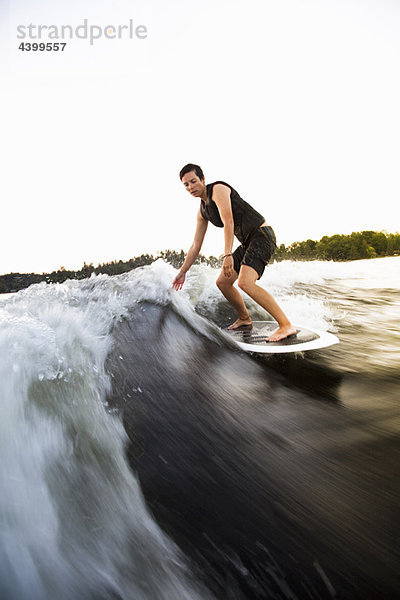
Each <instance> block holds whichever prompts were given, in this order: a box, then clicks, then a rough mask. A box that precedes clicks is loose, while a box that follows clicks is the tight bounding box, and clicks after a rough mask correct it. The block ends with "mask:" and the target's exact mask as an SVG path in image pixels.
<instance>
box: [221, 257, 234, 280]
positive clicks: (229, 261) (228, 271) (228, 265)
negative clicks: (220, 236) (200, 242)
mask: <svg viewBox="0 0 400 600" xmlns="http://www.w3.org/2000/svg"><path fill="white" fill-rule="evenodd" d="M222 270H223V273H224V275H225V277H232V275H233V256H225V258H224V261H223V263H222Z"/></svg>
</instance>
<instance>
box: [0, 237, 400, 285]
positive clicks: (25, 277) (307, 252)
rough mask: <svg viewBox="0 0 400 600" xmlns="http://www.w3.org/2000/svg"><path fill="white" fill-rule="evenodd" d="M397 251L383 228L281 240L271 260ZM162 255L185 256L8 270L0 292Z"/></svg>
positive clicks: (127, 267) (111, 270) (116, 270)
mask: <svg viewBox="0 0 400 600" xmlns="http://www.w3.org/2000/svg"><path fill="white" fill-rule="evenodd" d="M399 254H400V234H399V233H386V232H383V231H378V232H377V231H361V232H354V233H352V234H351V235H332V236H324V237H323V238H321V239H320V240H319V241H318V242H317V241H314V240H306V241H305V242H294V243H293V244H291V245H290V246H288V247H286V246H285V245H284V244H281V245H280V246H278V248H277V249H276V252H275V254H274V260H277V261H281V260H336V261H344V260H358V259H361V258H376V257H379V256H396V255H399ZM158 258H162V259H163V260H164V261H166V262H168V263H170V264H171V265H172V266H174V267H175V268H179V267H180V266H181V265H182V263H183V261H184V259H185V252H184V251H183V250H181V251H180V252H177V251H176V250H164V251H163V252H159V253H158V254H157V256H152V255H151V254H142V255H141V256H137V257H135V258H131V259H129V260H128V261H122V260H119V261H116V260H114V261H112V262H109V263H103V264H98V265H97V267H94V266H93V264H92V263H90V264H86V263H84V264H83V267H82V268H81V269H80V270H79V271H69V270H67V269H65V267H60V268H59V269H58V271H53V272H52V273H42V274H41V275H39V274H37V273H24V274H20V273H9V274H8V275H1V276H0V293H3V294H4V293H7V292H18V291H19V290H22V289H24V288H27V287H28V286H30V285H32V284H33V283H40V282H41V281H45V282H46V283H63V282H64V281H66V280H67V279H86V278H87V277H90V276H91V274H92V273H95V274H96V275H98V274H100V273H104V274H107V275H120V274H121V273H126V272H128V271H131V270H132V269H136V268H137V267H143V266H145V265H150V264H151V263H152V262H154V261H155V260H157V259H158ZM200 263H204V264H207V265H209V266H211V267H213V268H217V267H219V266H220V265H221V260H220V259H219V258H216V257H215V256H209V257H206V256H203V255H202V254H200V255H199V256H198V258H197V260H196V264H200Z"/></svg>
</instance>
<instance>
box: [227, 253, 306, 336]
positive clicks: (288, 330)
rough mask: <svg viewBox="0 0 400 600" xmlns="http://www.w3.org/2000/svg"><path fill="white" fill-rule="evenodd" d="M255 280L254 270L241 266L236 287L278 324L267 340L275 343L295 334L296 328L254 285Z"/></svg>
mask: <svg viewBox="0 0 400 600" xmlns="http://www.w3.org/2000/svg"><path fill="white" fill-rule="evenodd" d="M257 278H258V273H257V271H256V270H255V269H253V268H252V267H249V266H247V265H242V266H241V268H240V272H239V280H238V286H239V287H240V289H241V290H243V291H244V292H246V294H248V295H249V296H250V298H252V299H253V300H254V301H255V302H257V304H259V305H260V306H262V308H264V309H265V310H266V311H267V312H269V314H270V315H271V316H272V317H273V318H274V319H275V320H276V321H277V322H278V329H276V331H274V332H273V333H272V334H271V335H270V336H269V338H268V340H269V341H271V342H277V341H278V340H282V339H284V338H285V337H288V336H289V335H292V334H294V333H296V328H295V327H293V325H292V324H291V322H290V321H289V319H288V318H287V316H286V315H285V313H284V312H283V310H282V309H281V307H280V306H279V304H278V303H277V301H276V300H275V298H274V297H273V296H271V294H270V293H269V292H267V291H266V290H264V289H263V288H262V287H260V286H259V285H257V284H256V281H257Z"/></svg>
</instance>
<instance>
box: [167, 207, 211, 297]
mask: <svg viewBox="0 0 400 600" xmlns="http://www.w3.org/2000/svg"><path fill="white" fill-rule="evenodd" d="M207 226H208V221H206V220H205V219H204V218H203V217H202V216H201V213H200V211H199V212H198V214H197V223H196V231H195V234H194V239H193V244H192V245H191V246H190V248H189V251H188V253H187V255H186V258H185V261H184V263H183V265H182V267H181V270H180V271H179V273H178V275H177V276H176V277H175V279H174V282H173V284H172V287H173V288H175V289H176V290H180V289H182V286H183V284H184V282H185V277H186V273H187V272H188V271H189V269H190V267H191V266H192V265H193V263H194V261H195V260H196V258H197V257H198V255H199V252H200V250H201V247H202V245H203V241H204V236H205V235H206V231H207Z"/></svg>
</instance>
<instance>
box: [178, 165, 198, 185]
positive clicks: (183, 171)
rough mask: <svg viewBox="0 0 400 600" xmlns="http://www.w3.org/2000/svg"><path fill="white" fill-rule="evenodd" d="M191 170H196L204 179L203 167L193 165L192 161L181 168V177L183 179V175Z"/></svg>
mask: <svg viewBox="0 0 400 600" xmlns="http://www.w3.org/2000/svg"><path fill="white" fill-rule="evenodd" d="M190 171H194V172H195V173H196V175H197V177H200V179H204V173H203V169H202V168H201V167H199V165H193V164H192V163H188V164H187V165H185V166H184V167H183V169H181V170H180V173H179V179H180V180H181V181H182V177H183V176H184V175H186V173H190Z"/></svg>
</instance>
